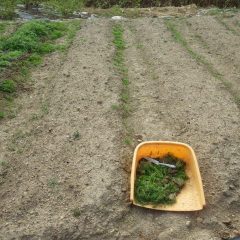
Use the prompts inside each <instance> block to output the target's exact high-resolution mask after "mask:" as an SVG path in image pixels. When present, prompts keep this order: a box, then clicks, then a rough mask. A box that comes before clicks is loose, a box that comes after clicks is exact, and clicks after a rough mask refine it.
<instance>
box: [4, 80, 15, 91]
mask: <svg viewBox="0 0 240 240" xmlns="http://www.w3.org/2000/svg"><path fill="white" fill-rule="evenodd" d="M0 91H2V92H6V93H13V92H15V91H16V84H15V82H14V81H13V80H5V81H3V82H1V83H0Z"/></svg>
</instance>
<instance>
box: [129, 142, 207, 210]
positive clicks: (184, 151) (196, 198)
mask: <svg viewBox="0 0 240 240" xmlns="http://www.w3.org/2000/svg"><path fill="white" fill-rule="evenodd" d="M168 153H171V154H173V155H174V156H176V157H178V158H181V159H182V160H183V161H185V162H186V173H187V175H188V177H189V179H188V180H187V182H186V184H185V186H184V188H183V189H182V190H181V192H180V193H179V194H178V195H177V199H176V203H174V204H172V205H150V204H149V205H141V204H139V203H138V202H137V201H136V200H135V197H134V188H135V181H136V169H137V167H138V163H139V161H140V160H141V159H142V158H143V157H151V158H156V157H162V156H164V155H166V154H168ZM130 200H131V201H132V203H133V204H134V205H137V206H141V207H145V208H152V209H156V210H165V211H197V210H201V209H202V208H203V207H204V205H205V204H206V203H205V197H204V192H203V185H202V179H201V175H200V171H199V167H198V162H197V158H196V156H195V153H194V151H193V149H192V148H191V147H190V146H189V145H187V144H184V143H179V142H169V141H154V142H153V141H151V142H143V143H141V144H139V145H138V146H137V147H136V149H135V152H134V156H133V162H132V172H131V192H130Z"/></svg>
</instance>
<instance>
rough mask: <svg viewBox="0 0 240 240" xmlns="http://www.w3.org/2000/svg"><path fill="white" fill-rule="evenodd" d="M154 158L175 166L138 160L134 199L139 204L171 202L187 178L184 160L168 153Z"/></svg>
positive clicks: (174, 199)
mask: <svg viewBox="0 0 240 240" xmlns="http://www.w3.org/2000/svg"><path fill="white" fill-rule="evenodd" d="M156 160H158V161H159V162H162V163H168V164H174V165H175V166H176V168H175V169H172V168H169V167H166V166H161V165H156V164H154V163H151V162H148V161H146V160H144V159H142V160H140V163H139V166H138V169H137V179H136V186H135V197H136V200H137V201H138V202H139V203H140V204H173V203H175V202H176V196H177V194H178V193H179V192H180V191H181V189H182V188H183V187H184V185H185V182H186V180H187V179H188V176H187V175H186V173H185V162H183V161H182V160H181V159H179V158H176V157H174V156H173V155H170V154H168V155H166V156H164V157H162V158H158V159H156Z"/></svg>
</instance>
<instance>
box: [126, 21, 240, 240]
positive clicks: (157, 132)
mask: <svg viewBox="0 0 240 240" xmlns="http://www.w3.org/2000/svg"><path fill="white" fill-rule="evenodd" d="M130 25H131V26H132V27H131V29H133V31H132V33H130V31H129V32H128V35H129V36H128V38H129V40H128V41H129V42H130V44H131V45H132V46H131V47H129V48H128V55H127V58H128V61H129V63H128V66H129V77H130V79H131V85H130V86H131V91H132V93H131V96H132V102H133V103H132V105H133V109H134V111H133V114H132V118H131V122H132V124H133V126H134V130H135V133H137V134H142V135H143V136H144V140H150V139H151V140H174V141H182V142H186V143H189V144H190V145H191V146H193V148H194V149H195V150H196V153H197V156H198V158H199V163H200V168H201V172H202V176H203V181H204V185H205V189H207V190H206V198H207V204H208V206H214V208H215V209H214V210H213V208H212V209H205V210H204V211H202V212H200V213H199V214H196V215H190V214H178V215H177V216H176V215H171V214H163V215H161V217H160V216H158V215H157V214H154V213H151V212H149V215H147V216H145V211H142V210H140V209H134V211H133V214H134V216H135V218H136V219H141V220H139V221H138V223H137V224H136V223H135V224H134V225H135V228H134V229H135V231H136V229H137V230H138V231H137V232H139V231H142V235H143V236H145V237H150V233H151V234H153V235H152V236H153V238H155V237H157V236H158V234H159V239H168V238H169V239H173V238H174V237H177V236H178V239H184V237H187V235H188V236H189V233H188V234H187V232H188V231H189V230H188V229H187V227H186V225H185V222H186V220H188V219H191V221H192V222H197V221H198V219H200V217H201V219H203V223H202V225H201V226H200V227H199V226H198V227H196V228H195V227H192V228H191V232H192V234H193V235H192V236H191V237H190V238H189V239H194V236H195V234H196V232H199V234H200V235H201V234H203V235H204V234H205V237H206V236H208V237H212V236H218V233H219V231H220V229H224V224H223V223H222V220H223V219H224V218H225V217H226V216H230V217H231V213H233V212H234V211H235V210H236V208H237V203H236V201H237V200H238V198H239V196H238V190H237V189H234V191H233V192H231V191H230V192H229V189H228V187H229V181H231V178H230V177H229V175H232V173H233V172H234V175H235V174H238V171H239V167H240V166H239V162H238V160H237V159H238V158H239V155H238V154H237V153H236V152H238V151H236V149H239V139H240V138H239V133H238V129H239V127H240V126H239V110H238V108H237V105H236V104H234V102H233V101H232V98H231V96H230V95H229V94H228V93H227V92H226V91H225V90H224V88H223V86H222V85H221V83H220V82H218V81H216V80H215V79H214V77H213V76H212V75H211V74H210V73H208V72H206V70H205V68H204V67H203V66H201V65H198V64H197V63H196V62H195V60H194V59H192V58H191V56H189V55H188V54H187V53H186V52H185V51H184V49H183V48H182V47H181V46H180V45H178V44H176V43H174V42H173V39H172V37H171V34H170V32H168V30H167V29H166V27H165V26H164V22H163V21H161V20H151V19H141V20H134V21H132V22H131V23H130ZM134 29H135V31H134ZM134 35H135V36H134ZM136 39H137V40H136ZM138 41H139V42H138ZM136 43H137V44H138V46H142V48H143V49H140V50H139V49H138V48H139V47H137V46H134V44H136ZM140 52H142V53H143V54H141V53H140ZM180 59H181V60H180ZM223 149H228V152H227V153H226V152H224V151H223ZM226 154H227V155H228V157H226ZM236 154H237V155H236ZM226 168H227V170H226ZM216 169H217V170H216ZM234 179H235V181H238V180H237V178H235V177H234ZM232 180H233V179H232ZM229 193H230V194H231V197H230V199H229V198H225V199H224V197H223V196H224V194H225V195H227V194H229ZM234 201H235V203H234ZM220 202H221V205H218V204H219V203H220ZM230 202H231V204H232V206H231V207H227V206H229V203H230ZM223 212H224V214H222V213H223ZM199 216H200V217H199ZM150 218H151V219H152V221H150ZM127 219H128V218H127ZM153 219H154V221H153ZM126 221H127V220H126ZM235 224H236V225H235V226H234V227H235V228H238V227H239V221H238V220H237V218H236V216H235ZM137 226H138V227H137ZM143 226H144V228H146V229H148V230H145V231H143V230H141V229H142V228H143ZM132 227H133V226H132ZM159 228H164V229H168V230H166V231H163V232H162V233H161V231H160V230H159V231H158V230H156V229H159ZM169 228H171V229H173V230H172V231H171V232H169ZM154 229H155V231H154ZM204 229H205V230H204ZM165 237H166V238H165ZM167 237H168V238H167ZM136 238H137V237H136ZM202 239H204V238H202Z"/></svg>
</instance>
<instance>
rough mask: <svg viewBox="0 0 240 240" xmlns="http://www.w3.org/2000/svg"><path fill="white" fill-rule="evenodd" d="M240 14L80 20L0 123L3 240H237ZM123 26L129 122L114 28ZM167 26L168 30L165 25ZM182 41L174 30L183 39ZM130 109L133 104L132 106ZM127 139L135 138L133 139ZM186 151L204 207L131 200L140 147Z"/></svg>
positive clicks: (0, 235)
mask: <svg viewBox="0 0 240 240" xmlns="http://www.w3.org/2000/svg"><path fill="white" fill-rule="evenodd" d="M239 22H240V15H239V14H238V13H236V14H234V16H232V17H231V18H230V17H229V18H220V17H218V16H193V17H189V18H180V19H178V18H171V19H163V18H137V19H126V20H123V21H118V22H115V21H113V20H111V19H94V20H86V21H85V20H83V21H82V23H81V24H82V28H81V30H80V31H79V32H78V34H77V36H76V38H75V40H74V42H73V44H72V46H71V47H70V49H69V51H68V53H67V55H64V56H62V55H61V54H60V53H56V54H53V55H51V56H49V57H47V58H46V59H45V62H44V64H42V65H41V66H40V67H39V68H38V69H37V70H36V71H35V72H33V79H34V80H35V84H34V89H33V90H32V91H31V92H29V94H25V93H23V94H22V95H21V96H20V97H18V99H17V100H16V102H17V104H18V106H19V112H18V114H17V116H16V117H15V118H13V119H10V120H5V121H3V122H2V123H1V126H0V135H1V138H0V159H4V160H6V162H7V163H6V164H2V165H1V167H0V170H1V172H0V173H1V175H0V180H1V181H0V197H1V201H0V209H1V211H0V239H3V240H8V239H22V240H35V239H43V240H45V239H46V240H48V239H49V240H50V239H59V240H60V239H61V240H65V239H66V240H67V239H69V240H70V239H71V240H72V239H76V240H77V239H92V240H94V239H96V240H99V239H133V240H135V239H136V240H137V239H139V240H144V239H154V240H155V239H156V240H157V239H160V240H168V239H169V240H170V239H171V240H172V239H179V240H180V239H189V240H192V239H198V240H210V239H212V240H213V239H214V240H218V239H229V238H230V237H232V236H235V235H237V234H238V233H239V231H240V217H239V216H240V180H239V179H240V178H239V176H240V121H239V120H240V111H239V106H240V100H239V99H240V98H239V96H240V55H239V53H240V25H239ZM116 24H120V25H121V26H122V28H123V29H124V33H123V34H124V41H125V44H126V46H125V49H124V64H125V66H126V68H127V75H128V78H129V82H130V84H129V85H128V94H129V96H128V99H129V100H128V101H127V106H128V107H129V109H130V112H129V114H128V115H127V116H125V115H124V114H122V113H121V110H119V109H118V108H117V107H116V106H117V105H118V104H120V103H121V101H122V96H121V95H122V83H121V76H120V74H119V72H118V71H117V70H116V67H115V66H114V63H113V59H114V54H115V46H114V44H113V34H112V29H113V27H114V26H115V25H116ZM169 26H170V27H169ZM176 33H177V34H176ZM125 105H126V104H125ZM126 132H127V135H128V137H129V136H130V137H131V139H130V140H129V139H126V137H125V136H126ZM147 140H172V141H180V142H185V143H188V144H190V145H191V146H192V147H193V148H194V150H195V152H196V155H197V157H198V161H199V165H200V171H201V174H202V179H203V184H204V190H205V197H206V202H207V205H206V207H205V208H204V209H203V210H202V211H199V212H189V213H187V212H183V213H174V212H159V211H152V210H147V209H143V208H138V207H133V206H131V204H130V203H129V177H130V167H131V160H132V153H133V149H134V147H135V146H136V144H137V142H140V141H147Z"/></svg>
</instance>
